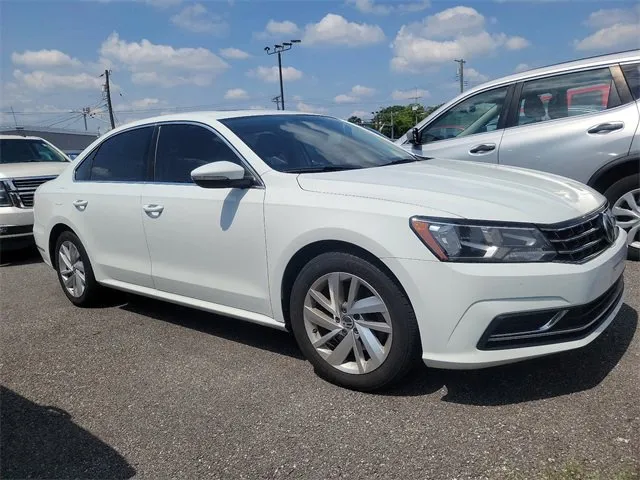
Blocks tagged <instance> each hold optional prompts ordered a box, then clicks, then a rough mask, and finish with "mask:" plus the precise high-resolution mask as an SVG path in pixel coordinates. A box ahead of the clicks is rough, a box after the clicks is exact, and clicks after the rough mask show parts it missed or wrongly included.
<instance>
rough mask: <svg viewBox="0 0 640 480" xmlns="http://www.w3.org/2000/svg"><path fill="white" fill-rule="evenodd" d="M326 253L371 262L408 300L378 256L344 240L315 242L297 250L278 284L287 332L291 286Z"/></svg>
mask: <svg viewBox="0 0 640 480" xmlns="http://www.w3.org/2000/svg"><path fill="white" fill-rule="evenodd" d="M327 252H340V253H349V254H352V255H355V256H357V257H360V258H362V259H364V260H367V261H369V262H371V263H372V264H373V265H375V266H376V267H377V268H379V269H380V270H381V271H383V272H384V273H385V274H387V275H388V276H389V278H391V280H392V281H393V282H395V283H396V285H397V286H398V288H400V289H401V291H402V292H403V293H404V294H405V295H406V296H407V298H409V296H408V295H407V292H406V291H405V289H404V287H403V286H402V284H401V283H400V280H399V279H398V277H397V276H396V275H395V274H394V273H393V271H392V270H391V269H390V268H389V267H388V266H387V265H386V264H385V263H384V262H383V261H382V260H380V258H379V257H378V256H376V255H375V254H373V253H372V252H370V251H369V250H367V249H365V248H363V247H361V246H358V245H356V244H354V243H351V242H348V241H344V240H317V241H314V242H312V243H309V244H307V245H305V246H303V247H301V248H299V249H298V250H297V251H296V252H295V253H294V254H293V256H292V257H291V258H290V259H289V262H288V263H287V265H286V267H285V269H284V273H283V275H282V278H281V283H280V307H281V308H282V314H283V317H284V322H285V326H286V327H287V330H289V331H291V325H290V318H289V299H290V297H291V291H292V289H293V284H294V282H295V280H296V278H297V277H298V274H299V273H300V271H301V270H302V268H303V267H304V266H305V265H306V264H307V263H308V262H309V261H311V260H312V259H313V258H315V257H317V256H318V255H321V254H323V253H327Z"/></svg>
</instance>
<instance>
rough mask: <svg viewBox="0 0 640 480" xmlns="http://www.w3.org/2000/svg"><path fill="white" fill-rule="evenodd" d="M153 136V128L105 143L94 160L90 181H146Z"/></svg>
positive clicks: (121, 135)
mask: <svg viewBox="0 0 640 480" xmlns="http://www.w3.org/2000/svg"><path fill="white" fill-rule="evenodd" d="M152 134H153V127H142V128H136V129H135V130H129V131H127V132H123V133H119V134H117V135H115V136H113V137H111V138H109V139H107V140H105V141H104V143H102V144H101V145H100V147H98V151H97V152H96V154H95V156H94V157H93V162H92V164H91V175H90V179H91V180H97V181H107V182H140V181H144V180H146V178H147V173H146V171H147V155H148V153H149V145H150V143H151V136H152ZM87 160H89V159H87Z"/></svg>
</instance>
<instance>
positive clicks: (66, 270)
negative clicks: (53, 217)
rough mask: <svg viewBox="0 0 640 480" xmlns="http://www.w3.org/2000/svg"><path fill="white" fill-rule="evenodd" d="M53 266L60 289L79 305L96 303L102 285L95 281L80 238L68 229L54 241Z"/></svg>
mask: <svg viewBox="0 0 640 480" xmlns="http://www.w3.org/2000/svg"><path fill="white" fill-rule="evenodd" d="M55 266H56V271H57V273H58V280H59V281H60V286H61V287H62V291H63V292H64V293H65V295H66V296H67V298H68V299H69V300H70V301H71V302H72V303H73V304H74V305H77V306H79V307H88V306H91V305H95V304H96V303H98V300H99V298H100V296H101V294H102V290H103V289H102V287H101V286H100V285H99V284H98V282H96V278H95V276H94V274H93V268H91V262H89V256H88V255H87V252H86V250H85V249H84V246H83V245H82V242H80V239H79V238H78V237H77V236H76V235H75V234H74V233H73V232H70V231H66V232H62V233H61V234H60V236H59V237H58V239H57V241H56V248H55Z"/></svg>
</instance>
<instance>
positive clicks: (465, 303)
mask: <svg viewBox="0 0 640 480" xmlns="http://www.w3.org/2000/svg"><path fill="white" fill-rule="evenodd" d="M626 255H627V247H626V234H625V232H624V231H622V230H621V229H620V234H619V235H618V238H617V239H616V241H615V242H614V244H613V245H612V246H611V247H609V248H608V249H607V250H605V251H604V252H602V253H601V254H600V255H598V256H597V257H595V258H594V259H592V260H590V261H588V262H586V263H583V264H568V263H520V264H480V263H466V264H463V263H458V264H456V263H447V262H438V261H423V260H410V259H398V258H387V259H384V261H385V263H386V264H387V266H388V267H389V268H390V269H391V270H392V271H393V272H394V273H395V274H396V276H397V277H398V279H399V280H400V282H401V284H402V285H403V287H404V288H405V291H406V292H407V294H408V296H409V299H410V300H411V303H412V305H413V308H414V310H415V313H416V318H417V320H418V326H419V329H420V336H421V342H422V350H423V355H422V358H423V360H424V362H425V363H426V364H427V365H428V366H432V367H441V368H452V369H469V368H482V367H490V366H494V365H500V364H505V363H511V362H515V361H520V360H525V359H529V358H535V357H540V356H543V355H548V354H552V353H556V352H561V351H565V350H571V349H574V348H579V347H582V346H584V345H587V344H588V343H590V342H591V341H593V340H594V339H595V338H596V337H597V336H598V335H600V333H602V332H603V331H604V330H605V329H606V328H607V326H608V325H609V324H610V323H611V322H612V321H613V319H614V318H615V316H616V314H617V313H618V311H619V310H620V307H621V306H622V303H623V298H624V297H623V295H620V296H616V297H615V298H614V299H613V300H612V304H611V306H610V308H609V309H608V310H607V311H606V312H605V315H604V316H603V318H601V319H599V320H598V323H597V325H596V326H594V328H592V329H590V330H588V331H586V334H585V335H582V336H580V338H575V339H568V340H566V341H557V342H553V343H550V344H543V345H534V346H517V348H513V347H511V348H492V349H482V350H481V349H479V348H478V346H479V344H480V346H482V342H481V340H482V338H483V335H485V336H486V332H487V329H488V328H489V326H490V325H491V323H492V321H494V319H496V318H497V317H499V316H501V315H505V314H514V313H518V312H529V311H537V310H553V309H567V308H571V307H579V306H584V305H586V304H589V303H590V302H593V301H594V300H596V299H598V298H599V297H601V296H603V295H604V294H605V293H606V292H607V291H608V290H609V289H610V288H611V287H612V286H613V285H614V284H615V283H616V282H617V281H618V280H619V279H620V277H621V275H622V273H623V271H624V267H625V259H626Z"/></svg>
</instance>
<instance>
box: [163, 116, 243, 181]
mask: <svg viewBox="0 0 640 480" xmlns="http://www.w3.org/2000/svg"><path fill="white" fill-rule="evenodd" d="M220 161H227V162H232V163H237V164H238V165H242V163H241V162H240V159H239V158H238V156H237V155H236V154H235V152H234V151H233V150H231V148H230V147H229V146H228V145H227V144H226V143H225V142H224V141H223V140H222V139H221V138H220V137H218V136H217V135H216V134H215V133H213V132H212V131H210V130H208V129H206V128H204V127H200V126H198V125H188V124H183V125H181V124H170V125H162V126H161V127H160V133H159V137H158V148H157V151H156V164H155V173H154V181H156V182H166V183H193V180H191V171H192V170H194V169H196V168H198V167H200V166H202V165H205V164H207V163H213V162H220Z"/></svg>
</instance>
